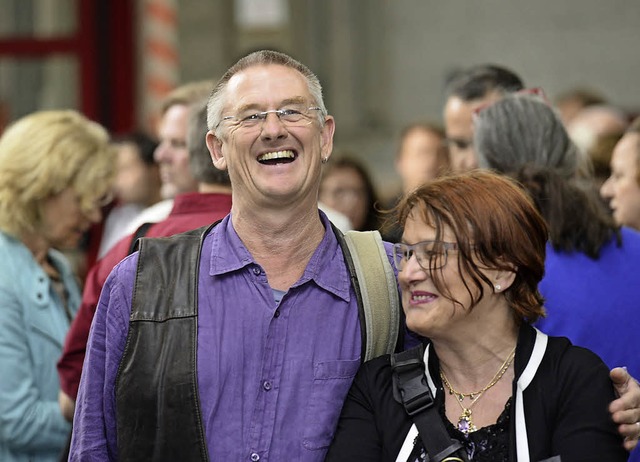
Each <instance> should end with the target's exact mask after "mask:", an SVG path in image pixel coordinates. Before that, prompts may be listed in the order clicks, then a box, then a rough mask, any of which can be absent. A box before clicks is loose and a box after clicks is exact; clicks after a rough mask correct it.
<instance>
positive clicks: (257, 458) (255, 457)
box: [251, 452, 260, 462]
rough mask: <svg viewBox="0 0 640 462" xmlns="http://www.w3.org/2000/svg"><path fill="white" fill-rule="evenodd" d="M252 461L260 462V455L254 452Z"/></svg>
mask: <svg viewBox="0 0 640 462" xmlns="http://www.w3.org/2000/svg"><path fill="white" fill-rule="evenodd" d="M251 460H252V461H253V462H258V461H259V460H260V454H258V453H257V452H254V453H253V454H251Z"/></svg>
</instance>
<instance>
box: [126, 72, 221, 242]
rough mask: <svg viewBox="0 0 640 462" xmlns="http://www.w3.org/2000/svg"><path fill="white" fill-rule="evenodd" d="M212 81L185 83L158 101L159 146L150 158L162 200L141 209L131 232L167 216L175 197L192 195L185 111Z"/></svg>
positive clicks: (193, 184)
mask: <svg viewBox="0 0 640 462" xmlns="http://www.w3.org/2000/svg"><path fill="white" fill-rule="evenodd" d="M212 88H213V81H209V80H205V81H198V82H189V83H186V84H184V85H181V86H180V87H178V88H176V89H175V90H173V91H172V92H170V93H169V94H168V95H167V96H166V98H165V99H164V100H163V102H162V107H161V117H160V123H159V125H158V138H159V140H160V144H159V145H158V147H157V148H156V150H155V153H154V158H155V160H156V162H157V163H158V165H159V166H160V178H161V180H162V188H161V195H162V198H163V200H162V201H160V202H158V203H156V204H155V205H152V206H151V207H148V208H147V209H145V210H143V211H142V212H141V213H140V215H138V217H137V218H136V219H135V220H133V221H132V222H131V223H130V224H129V227H128V228H127V230H126V231H127V232H126V234H131V233H134V232H135V231H136V230H137V229H138V228H139V227H140V226H141V225H143V224H144V223H157V222H159V221H162V220H164V219H165V218H167V216H169V213H170V212H171V208H172V207H173V198H174V197H175V196H176V195H177V194H181V193H187V192H196V191H197V190H198V181H197V180H196V179H195V178H194V177H193V175H192V174H191V169H190V168H189V151H188V149H187V123H188V122H187V121H188V118H189V109H190V107H191V106H192V105H194V104H198V103H199V102H200V101H202V99H204V98H206V97H208V96H209V93H211V89H212Z"/></svg>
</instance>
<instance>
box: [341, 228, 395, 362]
mask: <svg viewBox="0 0 640 462" xmlns="http://www.w3.org/2000/svg"><path fill="white" fill-rule="evenodd" d="M344 240H345V242H346V244H347V246H348V248H349V251H350V253H351V258H352V260H353V266H354V268H355V271H356V275H357V277H358V283H359V285H360V292H361V295H362V305H363V310H364V321H365V327H366V330H365V333H366V338H365V342H364V345H363V348H364V355H363V356H364V360H365V361H367V360H369V359H372V358H375V357H377V356H381V355H383V354H386V353H393V352H394V351H395V348H396V343H397V341H398V334H399V332H398V329H399V324H400V301H399V297H398V283H397V281H396V276H395V273H394V271H393V268H392V267H391V264H390V263H389V258H388V257H387V253H386V251H385V248H384V245H383V243H382V238H381V237H380V233H379V232H378V231H366V232H358V231H348V232H347V233H345V234H344Z"/></svg>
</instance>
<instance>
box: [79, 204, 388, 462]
mask: <svg viewBox="0 0 640 462" xmlns="http://www.w3.org/2000/svg"><path fill="white" fill-rule="evenodd" d="M321 217H322V220H323V223H324V225H325V229H326V231H325V235H324V238H323V240H322V242H321V243H320V245H319V246H318V248H317V249H316V251H315V253H314V254H313V256H312V257H311V260H310V261H309V264H308V265H307V268H306V269H305V271H304V274H303V275H302V277H301V278H300V280H299V281H298V282H296V283H295V284H294V285H293V286H292V287H291V288H290V289H289V291H288V292H287V293H286V294H285V295H284V296H283V298H282V300H281V301H280V303H278V304H276V302H275V300H274V293H273V291H272V289H271V287H270V286H269V284H268V281H267V277H266V275H265V272H264V270H263V269H262V268H261V267H260V266H259V265H258V264H257V263H256V262H255V260H254V259H253V257H252V256H251V254H250V253H249V251H248V250H247V249H246V248H245V246H244V245H243V243H242V241H241V240H240V238H239V237H238V235H237V234H236V232H235V230H234V229H233V225H232V223H231V220H230V217H229V216H228V217H227V218H225V219H224V220H223V221H222V222H221V223H220V224H219V225H218V226H216V227H215V228H214V230H213V231H212V232H211V233H210V234H209V235H208V236H207V238H206V239H205V242H204V247H203V252H202V259H201V264H200V275H199V294H198V303H199V308H198V386H199V393H200V403H201V407H202V418H203V424H204V428H205V432H206V439H207V446H208V450H209V456H210V458H211V460H220V461H229V460H233V461H243V460H245V461H248V462H249V461H254V462H255V461H258V460H260V461H268V460H271V461H289V460H295V461H321V460H323V459H324V456H325V452H326V449H327V447H328V445H329V443H330V442H331V439H332V437H333V433H334V430H335V427H336V424H337V420H338V417H339V414H340V410H341V408H342V403H343V401H344V399H345V397H346V394H347V391H348V389H349V386H350V385H351V382H352V379H353V377H354V375H355V373H356V371H357V369H358V366H359V363H360V348H361V337H360V323H359V320H358V309H357V303H356V298H355V295H354V292H353V289H352V288H351V284H350V279H349V274H348V270H347V268H346V265H345V263H344V259H343V255H342V251H341V249H340V246H339V244H338V242H337V240H336V238H335V236H334V234H333V232H332V231H331V229H330V227H329V222H328V220H327V219H326V217H325V216H324V215H323V214H322V213H321ZM390 252H391V249H390V246H388V245H387V253H388V256H389V259H390V260H391V254H390ZM136 264H137V254H134V255H132V256H131V257H129V258H127V259H125V260H124V261H123V262H122V263H121V264H119V265H118V266H117V267H116V268H115V269H114V271H113V272H112V274H111V275H110V276H109V279H108V280H107V282H106V284H105V287H104V289H103V292H102V296H101V297H100V302H99V305H98V309H97V312H96V315H95V318H94V321H93V326H92V329H91V334H90V337H89V343H88V348H87V357H86V360H85V365H84V370H83V374H82V380H81V383H80V391H79V394H78V400H77V409H76V416H75V424H74V435H73V441H72V448H71V459H70V460H77V461H80V460H82V461H89V460H100V461H104V460H116V459H117V446H116V411H115V395H114V383H115V378H116V372H117V368H118V364H119V362H120V359H121V357H122V353H123V350H124V346H125V341H126V337H127V332H128V328H129V316H130V313H131V298H132V291H133V283H134V278H135V270H136Z"/></svg>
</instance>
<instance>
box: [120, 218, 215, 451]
mask: <svg viewBox="0 0 640 462" xmlns="http://www.w3.org/2000/svg"><path fill="white" fill-rule="evenodd" d="M210 228H211V227H210V226H209V227H203V228H199V229H196V230H193V231H189V232H187V233H183V234H178V235H175V236H172V237H169V238H160V239H142V240H141V241H140V255H139V262H138V269H137V273H136V281H135V286H134V290H133V300H132V309H131V318H130V322H129V334H128V336H127V343H126V345H125V350H124V354H123V357H122V360H121V362H120V366H119V369H118V375H117V378H116V386H115V394H116V411H117V417H116V420H117V442H118V460H120V461H176V460H180V461H207V460H209V457H208V454H207V445H206V439H205V433H204V427H203V425H202V419H201V412H200V402H199V398H198V380H197V374H196V353H197V338H198V336H197V327H198V308H197V300H198V299H197V293H198V287H197V281H198V269H199V267H200V264H199V262H200V250H201V248H202V241H203V239H204V236H206V234H207V233H208V231H209V229H210Z"/></svg>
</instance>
